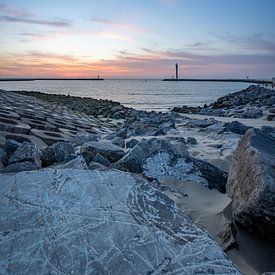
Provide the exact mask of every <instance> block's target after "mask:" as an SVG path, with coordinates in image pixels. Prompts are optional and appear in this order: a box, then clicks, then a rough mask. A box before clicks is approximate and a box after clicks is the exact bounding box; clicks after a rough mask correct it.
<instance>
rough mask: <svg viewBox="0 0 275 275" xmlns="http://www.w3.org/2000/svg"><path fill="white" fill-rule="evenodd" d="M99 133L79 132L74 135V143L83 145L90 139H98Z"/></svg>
mask: <svg viewBox="0 0 275 275" xmlns="http://www.w3.org/2000/svg"><path fill="white" fill-rule="evenodd" d="M98 137H99V136H98V135H97V134H87V133H81V132H80V133H77V134H76V135H75V137H74V143H75V145H82V144H83V143H85V142H89V141H98Z"/></svg>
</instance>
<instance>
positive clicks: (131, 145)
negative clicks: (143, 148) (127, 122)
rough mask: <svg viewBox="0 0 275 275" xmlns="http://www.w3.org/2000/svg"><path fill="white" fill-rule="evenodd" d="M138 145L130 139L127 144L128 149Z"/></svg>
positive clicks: (136, 141) (134, 140)
mask: <svg viewBox="0 0 275 275" xmlns="http://www.w3.org/2000/svg"><path fill="white" fill-rule="evenodd" d="M137 143H138V140H136V139H134V138H133V139H130V140H128V141H127V142H126V148H133V147H134V146H135V145H136V144H137Z"/></svg>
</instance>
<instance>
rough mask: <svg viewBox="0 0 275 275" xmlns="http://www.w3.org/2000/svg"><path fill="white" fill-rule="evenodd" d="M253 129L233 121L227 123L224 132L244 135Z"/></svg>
mask: <svg viewBox="0 0 275 275" xmlns="http://www.w3.org/2000/svg"><path fill="white" fill-rule="evenodd" d="M249 128H251V127H248V126H245V125H244V124H242V123H240V122H239V121H232V122H229V123H225V125H224V132H232V133H235V134H238V135H244V133H245V132H246V131H247V130H248V129H249Z"/></svg>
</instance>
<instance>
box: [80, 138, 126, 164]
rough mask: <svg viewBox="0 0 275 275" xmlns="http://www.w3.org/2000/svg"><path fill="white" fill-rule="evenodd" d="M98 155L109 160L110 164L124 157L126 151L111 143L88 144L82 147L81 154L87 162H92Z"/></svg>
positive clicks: (93, 142) (92, 142)
mask: <svg viewBox="0 0 275 275" xmlns="http://www.w3.org/2000/svg"><path fill="white" fill-rule="evenodd" d="M97 153H99V154H100V155H102V156H103V157H104V158H106V159H108V160H109V161H110V162H116V161H118V160H119V159H121V158H122V157H123V155H124V150H123V149H122V148H121V147H119V146H117V145H114V144H112V143H109V142H103V141H102V142H95V141H91V142H87V143H84V144H83V145H82V146H81V154H83V156H84V157H85V159H86V160H87V161H90V160H91V159H92V158H93V157H94V156H95V155H96V154H97Z"/></svg>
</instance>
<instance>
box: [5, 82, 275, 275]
mask: <svg viewBox="0 0 275 275" xmlns="http://www.w3.org/2000/svg"><path fill="white" fill-rule="evenodd" d="M248 93H250V94H251V93H253V95H255V96H250V97H248V96H247V94H248ZM274 99H275V97H274V91H270V90H265V89H263V88H259V87H257V86H250V87H249V88H248V89H246V90H245V91H241V92H239V93H235V94H233V95H228V96H226V97H224V98H221V99H218V100H217V101H216V102H215V103H213V104H212V105H211V106H209V107H207V106H206V107H205V108H201V109H198V108H197V109H195V108H190V107H188V108H190V110H189V109H184V107H183V109H182V110H179V109H174V110H173V111H172V112H167V113H157V112H145V111H137V110H134V109H131V108H126V107H124V106H122V105H121V104H119V103H117V102H112V101H106V100H94V99H88V98H77V97H71V96H64V95H47V94H42V93H38V92H26V91H21V92H7V91H0V103H1V106H0V114H1V119H0V138H1V139H0V174H1V175H0V182H1V185H2V189H1V191H0V196H1V201H2V203H1V206H0V209H1V211H0V212H1V214H0V221H1V228H0V231H1V232H2V233H1V234H2V235H1V238H2V240H3V244H4V245H3V246H2V248H1V249H0V252H1V253H0V254H1V255H4V257H3V259H2V260H0V268H1V270H4V271H5V272H7V273H11V274H15V273H16V272H18V271H19V270H21V271H20V272H23V273H26V272H31V273H33V272H34V273H43V272H45V273H47V272H53V273H56V274H59V273H62V272H63V273H71V272H74V273H79V274H84V273H85V272H88V271H89V272H94V273H103V274H104V273H107V274H109V273H112V274H126V273H128V274H129V273H133V274H140V273H142V274H143V273H150V274H151V273H155V274H159V273H162V272H171V273H175V274H194V273H196V272H201V273H204V274H209V273H212V274H240V273H239V270H238V268H239V269H240V270H241V272H242V273H246V272H247V270H248V269H249V270H250V271H249V272H253V273H250V274H261V273H263V272H271V271H274V270H275V266H274V262H275V259H274V256H272V255H275V246H273V248H272V247H271V248H270V250H268V252H267V254H268V255H270V256H269V257H268V258H267V259H265V262H264V263H263V262H261V261H259V260H255V259H257V258H260V257H263V255H265V254H264V253H265V252H263V251H261V250H259V251H258V252H255V253H254V254H253V255H252V256H250V257H249V258H247V257H246V256H247V255H246V254H245V253H244V252H243V250H242V246H243V245H244V243H243V236H245V237H246V242H248V237H247V236H248V235H249V234H252V236H253V234H254V235H255V236H256V237H255V238H256V239H257V241H255V240H254V238H253V237H249V245H251V246H252V247H256V245H259V244H262V242H265V241H267V242H269V243H273V242H274V240H275V236H274V232H275V214H274V213H275V177H274V171H273V170H274V167H275V152H273V149H272V148H275V128H274V127H267V126H264V127H262V128H261V129H255V128H251V127H247V126H245V125H243V124H242V123H240V122H238V121H233V122H229V123H222V122H220V121H218V120H215V119H213V118H209V119H192V118H188V117H186V116H183V115H182V114H180V112H183V111H184V112H188V110H189V111H190V112H192V113H200V114H201V113H203V112H205V113H209V114H215V115H217V114H219V115H224V116H234V117H235V115H236V117H239V116H237V115H242V116H243V115H244V111H242V113H241V112H239V113H238V112H237V110H251V109H250V108H256V109H257V112H256V111H255V112H254V111H253V112H254V113H253V114H256V115H253V116H252V115H251V117H253V118H255V119H256V118H257V117H258V113H260V112H259V110H261V112H262V113H264V112H265V111H266V110H269V111H270V110H272V108H274V107H275V103H274V102H273V100H274ZM225 102H227V103H226V104H225ZM202 110H203V111H202ZM230 112H231V113H230ZM249 112H250V111H249ZM250 113H252V111H251V112H250ZM270 113H272V112H270ZM232 114H233V115H232ZM219 115H217V116H219ZM271 120H273V118H272V119H271ZM270 148H271V149H270ZM209 192H210V193H209ZM202 193H204V194H207V195H206V196H209V198H211V200H213V201H211V202H208V201H207V202H205V203H204V204H202V202H203V201H204V199H206V198H201V197H196V196H199V195H200V194H202ZM212 196H213V197H212ZM215 200H217V201H220V200H225V201H226V203H223V204H219V206H218V207H214V205H215ZM192 201H193V202H194V203H193V204H192V203H191V204H190V202H192ZM194 204H195V205H194ZM209 204H211V205H212V207H210V208H209ZM206 209H208V210H207V211H206ZM202 210H204V212H203V211H202ZM206 212H207V213H206ZM194 213H197V214H196V215H194ZM204 215H206V216H204ZM85 217H86V218H85ZM211 219H214V220H215V222H217V228H216V229H213V228H210V225H211V224H209V221H208V222H207V220H211ZM239 226H241V227H242V228H243V229H244V233H243V231H242V230H240V229H239ZM30 234H35V239H36V240H35V241H34V239H33V237H32V236H31V235H30ZM209 234H210V235H211V237H210V235H209ZM249 236H250V235H249ZM258 238H259V239H258ZM95 240H98V241H95ZM17 243H18V245H19V247H20V252H19V253H17V254H14V249H16V247H17ZM31 247H33V248H31ZM238 247H239V249H238ZM240 247H241V249H240ZM272 249H273V250H272ZM222 250H223V251H224V252H226V253H227V254H228V255H229V256H230V258H231V259H232V260H233V263H234V264H235V265H237V268H236V267H235V266H234V264H232V262H231V260H230V259H229V258H228V256H227V255H226V254H224V252H223V251H222ZM273 252H274V253H273ZM33 255H36V257H34V258H33ZM66 255H70V256H67V257H66ZM107 255H108V256H107ZM31 258H33V261H32V262H31ZM236 258H238V259H240V258H241V259H244V262H245V264H243V263H242V264H240V262H239V260H236ZM194 270H195V271H194Z"/></svg>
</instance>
